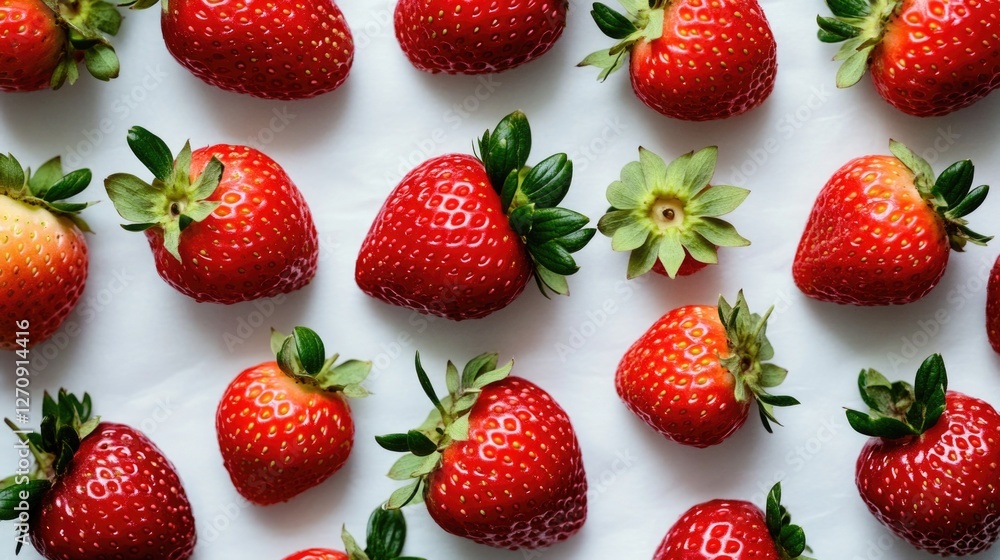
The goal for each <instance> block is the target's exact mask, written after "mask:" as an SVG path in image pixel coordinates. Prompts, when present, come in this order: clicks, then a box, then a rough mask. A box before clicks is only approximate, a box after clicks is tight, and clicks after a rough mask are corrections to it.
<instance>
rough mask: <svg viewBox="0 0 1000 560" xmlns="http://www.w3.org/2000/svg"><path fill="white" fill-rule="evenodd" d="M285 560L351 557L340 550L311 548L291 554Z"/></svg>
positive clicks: (332, 559) (342, 558)
mask: <svg viewBox="0 0 1000 560" xmlns="http://www.w3.org/2000/svg"><path fill="white" fill-rule="evenodd" d="M285 560H350V557H349V556H348V555H346V554H344V553H343V552H340V551H339V550H331V549H329V548H310V549H308V550H300V551H298V552H296V553H294V554H290V555H288V556H286V557H285Z"/></svg>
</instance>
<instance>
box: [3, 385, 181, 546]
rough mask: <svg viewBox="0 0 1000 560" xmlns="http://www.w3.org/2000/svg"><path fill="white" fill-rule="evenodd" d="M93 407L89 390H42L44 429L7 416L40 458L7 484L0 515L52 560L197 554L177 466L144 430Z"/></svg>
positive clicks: (6, 482) (42, 424)
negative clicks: (106, 417) (103, 416)
mask: <svg viewBox="0 0 1000 560" xmlns="http://www.w3.org/2000/svg"><path fill="white" fill-rule="evenodd" d="M91 408H92V407H91V399H90V396H89V395H87V394H84V396H83V399H82V400H81V399H78V398H77V397H76V396H74V395H72V394H70V393H67V392H66V391H64V390H60V391H59V394H58V397H57V398H56V399H53V398H52V397H51V396H49V394H48V393H45V396H44V398H43V401H42V413H43V415H44V417H43V418H42V422H41V427H40V429H39V431H38V432H31V433H24V432H22V431H19V430H18V428H17V426H16V425H14V424H13V423H12V422H11V421H10V420H8V421H7V425H8V426H10V427H11V428H12V429H14V430H15V432H17V434H18V437H19V438H20V439H21V442H22V445H25V446H26V447H27V449H28V450H29V451H30V453H31V455H32V456H34V459H35V463H34V466H33V468H32V469H31V471H30V472H27V473H23V472H19V473H18V474H17V475H15V476H13V477H10V478H8V479H6V480H4V481H3V482H0V519H4V520H17V521H19V522H21V523H25V522H26V523H27V524H28V529H27V530H28V532H29V534H30V538H31V543H32V545H34V547H35V549H36V550H37V551H38V553H39V554H40V555H42V556H43V557H44V558H46V559H48V560H69V559H72V560H103V559H106V558H126V557H127V558H169V559H171V560H185V559H187V558H190V557H191V554H192V552H193V550H194V545H195V540H196V537H195V523H194V517H193V516H192V514H191V505H190V503H188V499H187V495H186V494H185V493H184V487H183V486H182V485H181V481H180V479H179V478H178V476H177V473H176V471H175V470H174V467H173V465H172V464H171V463H170V461H169V460H167V458H166V457H164V456H163V454H162V452H160V450H159V449H157V447H156V445H154V444H153V443H152V442H151V441H150V440H149V439H148V438H147V437H146V436H145V435H144V434H142V433H141V432H139V431H138V430H135V429H134V428H131V427H129V426H125V425H122V424H113V423H108V422H102V421H101V420H100V419H99V418H97V417H91ZM24 505H27V506H28V510H27V513H24V512H22V511H21V509H20V508H22V506H24ZM21 530H22V529H21V528H20V527H19V531H21ZM122 535H141V538H137V539H133V538H129V539H125V540H123V539H122ZM20 544H21V540H18V550H20Z"/></svg>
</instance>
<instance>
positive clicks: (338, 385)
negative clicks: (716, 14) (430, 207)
mask: <svg viewBox="0 0 1000 560" xmlns="http://www.w3.org/2000/svg"><path fill="white" fill-rule="evenodd" d="M271 351H272V352H274V355H275V357H276V359H277V362H278V367H279V368H281V371H283V372H284V373H285V375H287V376H289V377H291V378H292V379H294V380H295V381H297V382H299V383H306V384H309V385H312V386H314V387H316V388H318V389H322V390H324V391H339V392H341V393H343V394H344V395H345V396H347V397H350V398H355V399H357V398H363V397H367V396H368V395H369V393H368V390H367V389H365V388H364V387H363V386H362V385H361V383H362V382H363V381H364V380H365V378H366V377H368V374H369V372H371V369H372V363H371V362H364V361H361V360H346V361H344V362H342V363H340V364H337V360H338V359H339V358H340V355H339V354H334V355H332V356H330V357H329V358H327V357H326V348H325V347H324V346H323V341H322V340H321V339H320V337H319V335H318V334H316V332H315V331H313V330H312V329H308V328H306V327H295V328H294V329H292V334H291V335H284V334H281V333H280V332H278V331H276V330H274V329H271Z"/></svg>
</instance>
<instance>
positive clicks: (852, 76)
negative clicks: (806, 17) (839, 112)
mask: <svg viewBox="0 0 1000 560" xmlns="http://www.w3.org/2000/svg"><path fill="white" fill-rule="evenodd" d="M826 3H827V5H828V6H830V10H831V11H832V12H833V15H834V17H823V16H816V22H817V23H818V24H819V33H818V36H819V40H820V41H823V42H824V43H841V42H842V43H844V44H843V45H842V46H841V47H840V51H839V52H837V55H836V56H834V57H833V59H834V60H843V61H844V63H843V64H842V65H841V66H840V70H839V71H838V72H837V87H839V88H847V87H851V86H853V85H854V84H856V83H858V81H860V80H861V77H862V76H864V75H865V71H867V70H868V62H869V60H870V59H871V55H872V51H873V50H875V47H876V46H877V45H878V44H879V42H881V41H882V36H883V35H885V27H886V24H887V23H888V22H889V20H890V19H891V18H892V17H893V16H894V15H895V14H896V13H897V11H898V10H899V8H900V7H901V6H902V5H903V0H826Z"/></svg>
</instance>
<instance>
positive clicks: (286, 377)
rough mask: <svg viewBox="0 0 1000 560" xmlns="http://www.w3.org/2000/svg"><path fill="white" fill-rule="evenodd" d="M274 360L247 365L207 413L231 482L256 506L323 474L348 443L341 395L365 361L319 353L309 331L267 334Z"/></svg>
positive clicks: (338, 461)
mask: <svg viewBox="0 0 1000 560" xmlns="http://www.w3.org/2000/svg"><path fill="white" fill-rule="evenodd" d="M271 349H272V350H273V351H274V353H275V356H276V357H277V361H276V362H267V363H263V364H260V365H258V366H255V367H252V368H250V369H247V370H245V371H243V372H242V373H240V374H239V375H237V376H236V378H235V379H233V381H232V383H230V384H229V386H228V387H227V388H226V391H225V393H223V395H222V399H221V400H220V401H219V407H218V409H217V410H216V412H215V430H216V433H217V435H218V437H219V448H220V449H221V450H222V460H223V464H224V465H225V467H226V470H227V471H229V477H230V478H231V479H232V481H233V486H235V487H236V490H237V491H238V492H239V493H240V494H241V495H242V496H243V497H244V498H246V499H247V500H249V501H251V502H253V503H255V504H258V505H270V504H275V503H278V502H284V501H288V500H290V499H292V498H293V497H295V496H297V495H299V494H301V493H302V492H305V491H306V490H308V489H310V488H312V487H314V486H316V485H318V484H320V483H321V482H323V481H324V480H326V479H328V478H330V476H332V475H333V473H335V472H337V471H339V470H340V468H341V467H343V466H344V463H345V462H347V458H348V456H350V454H351V449H352V448H353V447H354V420H353V418H352V417H351V407H350V405H348V404H347V397H352V398H357V397H364V396H365V395H367V394H368V393H367V391H365V389H364V388H363V387H362V386H361V385H360V383H361V382H362V381H364V379H365V377H366V376H367V375H368V372H369V371H370V370H371V362H361V361H358V360H347V361H345V362H343V363H341V364H339V365H335V363H336V361H337V358H338V356H337V355H336V354H334V355H333V356H332V357H330V358H329V359H327V358H326V350H325V348H324V347H323V341H322V340H320V338H319V336H318V335H317V334H316V333H315V332H314V331H312V330H310V329H307V328H304V327H295V330H294V331H293V333H292V335H291V336H284V335H282V334H280V333H278V332H272V334H271Z"/></svg>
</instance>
